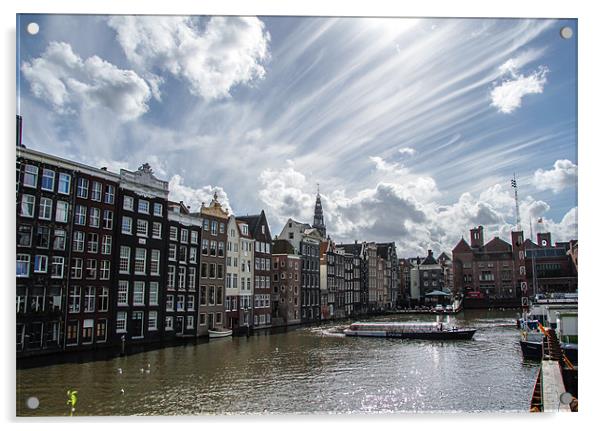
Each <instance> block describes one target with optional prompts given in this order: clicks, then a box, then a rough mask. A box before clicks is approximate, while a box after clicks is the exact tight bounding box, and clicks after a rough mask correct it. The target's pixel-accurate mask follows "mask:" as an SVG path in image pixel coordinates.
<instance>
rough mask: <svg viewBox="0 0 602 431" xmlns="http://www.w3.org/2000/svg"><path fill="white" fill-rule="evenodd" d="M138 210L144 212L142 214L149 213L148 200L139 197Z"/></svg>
mask: <svg viewBox="0 0 602 431" xmlns="http://www.w3.org/2000/svg"><path fill="white" fill-rule="evenodd" d="M138 212H139V213H142V214H148V213H149V205H148V201H145V200H143V199H138Z"/></svg>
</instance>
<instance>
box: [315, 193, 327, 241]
mask: <svg viewBox="0 0 602 431" xmlns="http://www.w3.org/2000/svg"><path fill="white" fill-rule="evenodd" d="M312 227H313V228H315V229H317V230H318V232H320V235H321V236H322V238H326V225H325V224H324V213H323V212H322V201H321V200H320V185H319V184H318V193H317V195H316V206H315V207H314V224H313V226H312Z"/></svg>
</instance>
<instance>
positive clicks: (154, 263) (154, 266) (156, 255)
mask: <svg viewBox="0 0 602 431" xmlns="http://www.w3.org/2000/svg"><path fill="white" fill-rule="evenodd" d="M160 260H161V251H160V250H151V261H150V273H151V275H159V263H160Z"/></svg>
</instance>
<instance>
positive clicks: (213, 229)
mask: <svg viewBox="0 0 602 431" xmlns="http://www.w3.org/2000/svg"><path fill="white" fill-rule="evenodd" d="M211 235H217V222H216V221H215V220H213V221H211Z"/></svg>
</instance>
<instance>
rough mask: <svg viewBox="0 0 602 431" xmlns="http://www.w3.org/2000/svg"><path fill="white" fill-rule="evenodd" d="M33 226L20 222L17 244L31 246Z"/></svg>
mask: <svg viewBox="0 0 602 431" xmlns="http://www.w3.org/2000/svg"><path fill="white" fill-rule="evenodd" d="M31 237H32V227H31V226H30V225H25V224H20V225H18V226H17V246H19V247H31Z"/></svg>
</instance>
